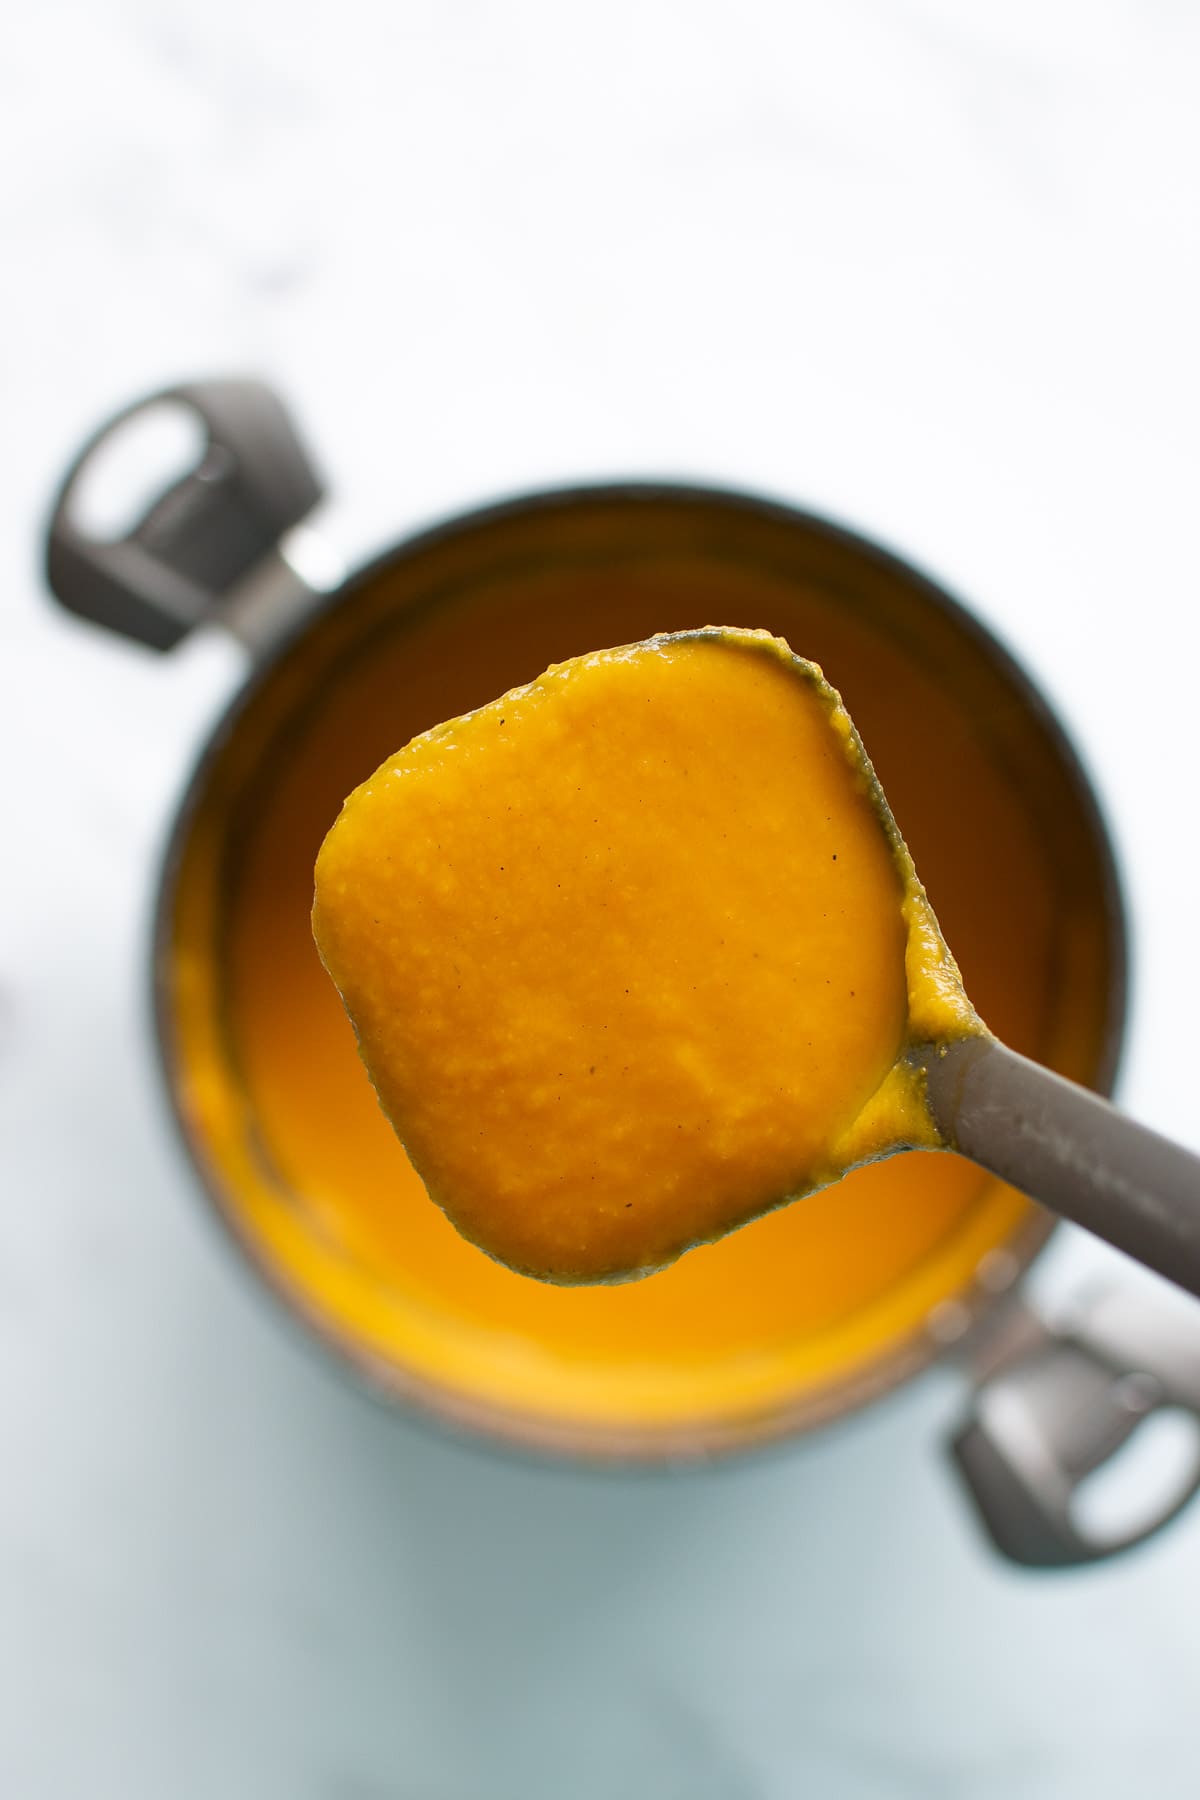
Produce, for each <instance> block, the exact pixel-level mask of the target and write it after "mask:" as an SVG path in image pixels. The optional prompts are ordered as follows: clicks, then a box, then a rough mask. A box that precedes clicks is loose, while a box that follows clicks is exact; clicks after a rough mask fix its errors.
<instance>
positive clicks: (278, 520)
mask: <svg viewBox="0 0 1200 1800" xmlns="http://www.w3.org/2000/svg"><path fill="white" fill-rule="evenodd" d="M164 402H165V403H168V404H170V405H172V406H175V407H179V406H183V407H186V408H188V409H189V410H191V411H192V412H193V413H194V414H195V415H196V416H197V417H198V418H199V420H200V422H201V424H202V425H203V427H204V431H205V439H206V441H205V447H204V451H203V454H202V456H201V459H200V461H199V463H198V464H197V465H196V466H195V467H194V468H192V469H189V470H188V471H187V473H186V474H184V475H183V476H182V477H181V478H180V479H179V480H177V481H176V482H174V483H173V484H172V485H171V486H169V487H168V488H167V489H166V491H165V492H163V493H161V494H160V495H159V497H158V499H157V500H155V501H154V503H153V504H152V505H151V507H150V509H149V511H148V512H147V513H146V515H145V517H144V518H142V519H141V521H140V522H139V523H138V524H137V525H136V526H135V527H134V528H133V529H132V530H131V531H130V532H128V533H127V535H126V536H124V537H122V538H113V539H108V540H105V539H102V538H99V537H96V536H93V535H90V534H89V533H87V532H86V531H85V530H84V529H83V528H82V527H81V525H80V524H79V521H78V517H77V506H76V501H77V498H78V491H79V486H80V483H81V481H82V479H83V476H84V473H85V471H86V470H87V469H88V467H89V465H90V464H91V463H92V461H93V459H94V458H95V457H96V456H97V455H98V454H99V453H100V452H101V451H102V449H103V447H104V445H105V444H106V443H107V442H108V440H109V439H110V438H111V437H112V436H113V434H114V433H116V432H117V431H118V430H119V429H120V428H121V427H123V426H124V425H126V424H127V423H128V422H129V420H131V419H133V418H134V417H136V416H137V415H138V414H141V413H144V412H147V411H149V410H150V409H152V408H155V407H159V406H162V405H163V404H164ZM323 493H324V489H323V487H322V485H321V482H320V480H319V479H318V477H317V475H316V474H315V472H314V470H313V467H312V464H311V462H310V460H309V457H308V454H307V452H306V451H305V449H304V447H303V445H302V443H301V441H300V438H299V437H298V435H297V433H296V429H295V427H294V425H293V424H292V421H291V419H290V417H289V415H288V413H287V412H286V411H285V409H284V406H283V404H282V402H281V401H280V400H279V399H278V397H277V396H276V395H275V394H274V393H272V391H271V389H270V388H268V387H265V386H264V385H263V383H262V382H259V381H247V380H222V381H191V382H183V383H181V384H180V385H179V386H178V387H171V388H164V389H163V390H162V391H161V392H159V393H156V394H150V395H148V396H147V397H146V398H145V399H142V400H138V401H136V402H135V403H134V405H132V406H129V407H126V408H124V410H123V411H121V412H119V413H118V414H117V415H116V416H115V417H114V418H111V419H109V420H108V421H107V423H106V424H104V425H102V426H101V428H100V429H99V431H97V432H95V433H94V435H93V436H92V437H91V438H90V439H89V440H88V442H87V443H86V444H85V445H84V447H83V449H82V450H81V451H80V453H79V455H78V456H77V457H76V459H75V461H74V463H73V464H72V466H71V468H70V470H69V472H68V474H67V476H66V479H65V481H64V482H63V484H62V487H61V488H60V490H59V492H58V496H57V498H56V499H55V502H54V507H53V511H52V513H51V516H50V525H49V533H48V542H47V553H46V574H47V579H48V580H49V584H50V587H51V590H52V591H53V593H54V594H55V596H56V597H57V598H58V600H59V601H61V603H62V605H63V606H65V607H67V608H68V610H69V611H71V612H73V613H77V614H79V615H80V617H82V618H85V619H90V620H92V621H94V622H95V623H96V624H99V625H105V626H107V627H108V628H109V630H111V631H116V632H120V633H122V634H123V635H124V636H126V637H131V638H134V639H136V640H137V641H138V642H139V643H143V644H149V645H150V646H151V647H152V648H153V649H155V650H169V649H171V647H172V646H173V645H174V644H176V643H178V642H179V640H180V638H182V637H184V636H185V635H186V634H187V633H188V632H189V631H190V630H191V629H192V627H193V626H195V625H199V624H201V623H203V622H205V621H207V620H209V619H211V618H213V617H214V616H215V615H217V614H218V613H219V612H220V611H221V609H222V604H223V602H224V601H225V600H226V598H227V596H228V595H229V593H230V592H231V590H233V589H235V588H237V587H238V586H239V585H240V584H242V583H243V582H244V581H245V579H246V577H247V576H248V575H249V574H250V573H251V571H252V570H255V569H257V568H258V567H259V566H260V565H261V564H263V562H264V560H265V559H269V558H270V555H271V553H272V552H273V551H275V550H276V549H277V548H278V545H279V540H280V539H281V538H282V536H283V535H284V533H285V532H287V531H289V530H290V529H291V528H292V527H293V526H295V525H297V524H299V522H300V520H301V519H303V518H304V517H305V516H306V515H307V514H308V513H309V512H311V510H312V508H313V507H314V506H315V505H316V504H317V502H318V500H320V499H321V498H322V496H323ZM295 585H296V586H301V585H303V584H301V583H299V582H297V583H296V584H295ZM234 628H235V629H237V626H236V624H235V626H234ZM245 635H247V636H249V634H248V633H247V634H245ZM263 635H265V634H263Z"/></svg>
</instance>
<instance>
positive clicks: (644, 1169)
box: [312, 626, 985, 1283]
mask: <svg viewBox="0 0 1200 1800" xmlns="http://www.w3.org/2000/svg"><path fill="white" fill-rule="evenodd" d="M314 875H315V896H314V903H313V912H312V923H313V936H314V938H315V939H316V943H317V948H318V950H319V951H320V954H321V960H322V961H323V962H324V964H325V966H326V968H327V969H328V971H329V974H330V976H331V978H332V979H333V982H334V984H335V986H336V987H337V989H338V991H339V992H340V994H341V996H342V1000H343V1002H344V1004H345V1007H346V1010H347V1012H348V1014H349V1016H350V1019H351V1021H352V1023H353V1025H354V1028H355V1033H356V1036H357V1038H358V1043H359V1049H360V1052H361V1054H362V1058H363V1061H364V1063H365V1065H366V1068H367V1071H368V1073H369V1074H370V1076H371V1080H372V1082H373V1084H374V1087H375V1090H376V1092H377V1094H378V1095H379V1100H380V1104H381V1106H382V1107H383V1110H384V1112H385V1113H386V1114H387V1116H388V1118H389V1119H390V1120H391V1122H392V1124H393V1126H394V1127H395V1130H396V1133H397V1136H398V1137H399V1138H400V1141H401V1143H402V1144H403V1145H404V1148H405V1151H406V1154H407V1155H408V1156H409V1157H410V1158H411V1159H412V1162H413V1166H414V1168H416V1170H417V1172H418V1173H419V1174H420V1176H421V1178H422V1180H423V1181H424V1183H425V1186H426V1188H427V1189H428V1191H429V1193H430V1196H431V1198H433V1199H435V1200H436V1201H437V1203H438V1205H439V1206H441V1207H442V1209H443V1211H444V1212H445V1213H446V1216H447V1217H448V1218H449V1219H450V1220H451V1221H452V1222H453V1224H454V1225H456V1226H457V1228H458V1230H459V1231H461V1232H462V1234H463V1235H464V1237H467V1238H469V1239H470V1240H471V1242H472V1243H475V1244H478V1245H479V1247H480V1248H481V1249H483V1250H486V1251H488V1253H489V1254H490V1255H493V1256H495V1257H496V1259H497V1260H498V1261H499V1262H502V1263H504V1264H505V1265H506V1266H507V1267H509V1268H512V1269H515V1270H517V1271H518V1272H519V1273H522V1274H528V1275H536V1276H540V1277H542V1278H543V1279H545V1280H549V1281H558V1282H566V1283H575V1282H587V1281H613V1280H625V1279H629V1278H631V1277H633V1276H636V1275H645V1274H648V1273H652V1272H655V1271H657V1270H660V1269H662V1268H663V1267H665V1266H666V1265H667V1264H668V1263H670V1262H672V1261H674V1259H675V1258H676V1257H677V1256H679V1255H680V1254H681V1253H682V1252H684V1251H686V1250H688V1249H691V1248H694V1247H695V1246H697V1245H699V1244H708V1243H712V1242H713V1241H714V1240H715V1239H717V1238H718V1237H721V1236H723V1235H724V1234H725V1233H726V1232H727V1231H730V1230H733V1229H736V1228H737V1227H739V1226H743V1225H745V1224H747V1223H748V1222H749V1221H750V1220H752V1219H754V1218H756V1217H758V1216H761V1215H762V1214H763V1213H765V1212H768V1211H769V1210H771V1209H772V1207H774V1206H776V1205H779V1204H781V1203H783V1202H786V1201H794V1200H796V1199H799V1198H800V1197H802V1196H804V1197H807V1196H809V1195H811V1194H812V1193H814V1192H815V1191H816V1190H817V1189H819V1188H822V1187H826V1186H829V1185H830V1184H831V1183H832V1182H834V1181H836V1180H838V1179H839V1178H840V1177H841V1176H843V1175H844V1174H845V1173H846V1172H847V1171H848V1170H849V1169H851V1168H854V1167H856V1166H858V1165H861V1164H863V1163H866V1162H868V1161H873V1160H878V1159H879V1158H880V1157H881V1156H883V1155H886V1154H888V1153H891V1152H893V1151H895V1150H897V1149H900V1148H904V1149H916V1148H924V1149H936V1148H940V1147H941V1146H942V1139H941V1137H940V1136H939V1134H938V1131H937V1128H936V1126H935V1125H934V1122H933V1120H932V1118H931V1117H930V1116H929V1113H928V1109H927V1107H926V1104H925V1088H924V1075H923V1072H922V1071H921V1070H920V1069H919V1068H918V1067H917V1066H916V1062H915V1060H914V1059H915V1057H916V1054H917V1047H918V1046H920V1047H922V1048H924V1047H926V1046H929V1045H932V1044H934V1043H937V1044H946V1043H949V1042H952V1041H954V1040H955V1039H958V1038H962V1037H964V1036H972V1035H974V1036H980V1035H984V1034H985V1028H984V1027H983V1026H982V1025H981V1023H980V1021H979V1020H978V1019H977V1017H976V1015H975V1014H974V1012H973V1010H972V1008H971V1006H970V1004H969V1002H968V1001H967V999H966V996H965V995H964V994H963V992H962V989H961V986H960V982H959V976H958V970H957V969H956V968H955V966H954V961H953V958H952V957H951V955H950V952H949V950H948V948H947V946H946V944H945V943H944V942H943V940H942V938H941V934H940V931H939V929H938V924H937V920H936V918H935V917H934V915H933V912H932V909H931V908H930V905H929V902H928V899H927V897H926V895H925V892H924V890H923V888H922V886H921V883H920V880H919V878H918V876H917V872H916V870H915V868H914V867H913V864H912V859H911V857H910V855H909V852H908V849H907V846H906V845H905V844H904V842H903V839H902V838H901V837H900V835H899V833H898V831H897V828H896V824H895V821H894V819H893V817H892V814H891V812H890V810H889V808H888V805H887V801H886V798H885V796H884V795H883V793H882V791H881V790H880V788H879V784H878V782H877V780H876V778H875V776H874V773H873V771H872V769H871V766H870V763H869V761H868V759H867V757H866V753H865V751H864V747H863V745H862V742H861V740H860V739H859V737H858V734H857V732H856V730H855V728H854V724H853V721H852V720H851V718H850V716H849V714H848V713H847V712H846V709H845V707H844V706H843V705H842V702H841V699H840V697H839V695H838V694H837V693H836V691H835V690H834V689H833V688H831V687H830V685H829V683H828V682H827V681H826V680H825V678H824V676H823V674H822V672H821V670H820V669H819V668H817V666H816V665H815V664H814V663H811V662H806V661H805V660H804V659H802V658H800V657H797V656H796V655H795V653H794V652H793V651H792V650H791V648H790V646H789V645H788V644H786V643H785V642H784V640H783V639H782V638H775V637H772V636H770V634H769V633H767V632H762V631H746V630H744V629H740V628H737V627H715V626H711V627H705V628H703V629H701V630H697V631H693V632H678V633H675V634H673V635H669V636H659V637H654V638H650V639H647V640H645V641H644V642H642V643H639V644H625V645H619V646H617V647H616V648H613V649H607V650H599V651H593V652H592V653H591V654H590V655H588V656H581V657H577V658H576V659H575V660H574V661H572V662H568V663H559V664H556V665H555V666H554V667H553V668H551V669H548V670H547V671H546V672H545V674H544V675H542V676H540V677H539V678H538V679H537V680H536V681H534V682H530V683H529V684H528V685H526V686H524V687H521V688H516V689H512V690H510V691H509V692H508V693H507V694H504V695H501V696H500V698H498V699H496V700H493V701H492V702H491V703H490V704H489V705H487V706H483V707H481V708H479V710H478V711H476V712H473V713H470V714H468V715H467V716H466V717H464V718H457V719H450V720H447V721H446V722H445V723H444V724H442V725H438V726H435V727H434V729H433V730H432V731H428V732H423V733H422V734H421V735H420V736H419V737H416V738H414V739H413V740H412V741H411V742H410V743H408V744H406V745H404V746H403V748H401V749H400V750H398V751H397V752H396V754H395V755H394V756H392V757H389V759H388V760H387V762H385V763H384V764H383V765H382V766H381V767H380V768H378V769H377V770H375V772H374V773H373V774H372V775H371V776H370V778H369V779H368V780H367V781H365V782H364V783H363V784H362V785H361V786H360V787H358V788H356V789H355V791H354V792H353V793H352V794H350V795H349V796H348V797H347V799H346V802H345V804H344V806H343V807H342V809H341V812H340V813H339V814H338V817H337V819H336V821H335V822H334V823H333V825H332V826H331V828H330V831H329V834H328V836H327V837H326V839H325V842H324V843H323V844H322V846H321V850H320V853H319V855H318V857H317V863H316V869H315V871H314Z"/></svg>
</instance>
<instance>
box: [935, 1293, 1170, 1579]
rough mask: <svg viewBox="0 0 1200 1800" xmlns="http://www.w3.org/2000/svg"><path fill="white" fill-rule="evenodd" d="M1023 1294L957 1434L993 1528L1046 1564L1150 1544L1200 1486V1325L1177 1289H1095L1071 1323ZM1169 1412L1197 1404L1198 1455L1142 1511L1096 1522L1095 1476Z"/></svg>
mask: <svg viewBox="0 0 1200 1800" xmlns="http://www.w3.org/2000/svg"><path fill="white" fill-rule="evenodd" d="M1014 1305H1015V1306H1017V1307H1020V1308H1021V1313H1020V1323H1019V1326H1018V1329H1017V1331H1016V1332H1015V1333H1014V1334H1013V1336H1014V1337H1015V1340H1016V1345H1015V1349H1010V1351H1009V1352H1008V1353H1005V1354H1002V1355H1001V1357H1000V1358H999V1360H998V1361H996V1360H993V1362H992V1366H991V1367H990V1368H989V1369H986V1370H985V1371H983V1372H982V1373H981V1374H980V1375H979V1376H978V1378H977V1384H976V1386H975V1389H974V1392H973V1394H972V1400H971V1407H970V1412H969V1415H968V1417H967V1418H966V1420H965V1422H964V1423H963V1424H962V1425H961V1426H960V1427H959V1429H958V1430H957V1431H956V1432H955V1434H954V1436H953V1437H952V1439H951V1441H950V1445H949V1449H950V1453H951V1455H952V1457H953V1459H954V1461H955V1462H956V1464H957V1466H958V1469H959V1473H960V1474H961V1476H962V1479H963V1481H964V1482H965V1484H966V1487H967V1491H968V1493H969V1494H970V1496H971V1499H972V1501H973V1502H974V1505H975V1507H976V1509H977V1511H978V1514H979V1517H980V1519H981V1521H982V1523H983V1525H984V1528H985V1530H986V1531H987V1532H988V1535H989V1536H990V1537H991V1539H992V1541H993V1543H994V1544H995V1545H996V1547H997V1548H998V1549H999V1550H1001V1551H1002V1552H1003V1553H1004V1554H1005V1555H1006V1556H1007V1557H1009V1558H1010V1559H1011V1560H1012V1561H1013V1562H1015V1563H1020V1564H1023V1565H1024V1566H1025V1567H1027V1568H1039V1569H1049V1568H1071V1567H1075V1566H1078V1565H1080V1564H1084V1563H1094V1562H1100V1561H1102V1560H1103V1559H1104V1558H1106V1557H1109V1556H1114V1555H1116V1554H1117V1553H1118V1552H1120V1551H1122V1550H1128V1549H1131V1548H1132V1547H1133V1546H1134V1545H1136V1544H1141V1543H1144V1542H1145V1541H1146V1540H1147V1539H1148V1538H1150V1537H1152V1536H1153V1535H1154V1534H1155V1532H1157V1531H1159V1530H1161V1528H1162V1527H1163V1526H1164V1525H1166V1524H1167V1523H1168V1522H1169V1521H1170V1520H1171V1519H1173V1518H1175V1516H1176V1515H1177V1514H1178V1513H1179V1512H1180V1511H1182V1509H1183V1507H1184V1506H1185V1505H1186V1504H1187V1502H1188V1501H1189V1500H1190V1499H1191V1498H1192V1496H1193V1495H1194V1494H1195V1493H1196V1492H1197V1490H1198V1489H1200V1325H1198V1323H1197V1320H1196V1318H1195V1316H1194V1315H1192V1314H1190V1313H1189V1311H1188V1310H1187V1309H1186V1308H1183V1307H1177V1306H1176V1305H1174V1304H1172V1302H1171V1300H1170V1298H1169V1297H1167V1298H1164V1299H1158V1298H1157V1297H1150V1296H1147V1295H1146V1294H1143V1293H1136V1292H1133V1291H1130V1290H1116V1291H1112V1292H1105V1293H1101V1294H1099V1295H1097V1296H1095V1297H1093V1298H1092V1299H1091V1301H1090V1302H1088V1303H1087V1304H1086V1305H1085V1306H1083V1307H1081V1308H1080V1309H1079V1310H1078V1311H1077V1312H1076V1313H1075V1315H1074V1316H1073V1317H1072V1319H1071V1320H1070V1322H1069V1324H1067V1325H1066V1326H1065V1327H1064V1328H1063V1329H1062V1330H1060V1331H1054V1330H1052V1329H1051V1328H1050V1327H1049V1326H1048V1325H1046V1324H1045V1323H1044V1322H1043V1321H1042V1320H1041V1319H1040V1318H1038V1317H1037V1316H1036V1315H1035V1314H1033V1313H1031V1312H1029V1311H1028V1310H1027V1309H1025V1308H1024V1307H1023V1306H1022V1303H1021V1302H1019V1301H1017V1302H1014ZM1167 1411H1171V1412H1173V1413H1175V1414H1176V1415H1179V1414H1183V1415H1187V1420H1186V1422H1187V1424H1188V1426H1189V1428H1190V1430H1189V1439H1190V1456H1189V1460H1188V1461H1187V1462H1186V1464H1185V1465H1184V1466H1183V1467H1182V1468H1177V1469H1176V1470H1175V1471H1174V1473H1173V1475H1172V1476H1171V1477H1169V1478H1168V1479H1167V1480H1166V1482H1165V1483H1163V1482H1158V1483H1157V1484H1156V1485H1157V1486H1158V1487H1159V1488H1161V1489H1163V1491H1161V1492H1158V1493H1156V1494H1155V1495H1154V1496H1153V1500H1152V1504H1151V1505H1150V1506H1149V1507H1147V1506H1146V1505H1145V1502H1144V1500H1143V1502H1142V1505H1141V1506H1140V1508H1139V1509H1138V1516H1137V1517H1136V1518H1135V1519H1133V1520H1130V1519H1129V1517H1128V1516H1126V1517H1125V1518H1124V1519H1123V1520H1121V1521H1119V1522H1118V1523H1116V1524H1115V1525H1113V1524H1104V1525H1097V1524H1096V1523H1094V1522H1093V1521H1092V1520H1091V1519H1089V1517H1088V1512H1089V1509H1088V1508H1087V1507H1086V1506H1084V1505H1081V1503H1080V1502H1081V1496H1082V1494H1083V1491H1084V1488H1085V1484H1086V1483H1087V1480H1088V1477H1089V1476H1091V1475H1093V1474H1095V1473H1097V1472H1098V1471H1100V1470H1101V1469H1102V1468H1103V1467H1104V1466H1105V1465H1106V1464H1108V1463H1109V1462H1110V1460H1111V1459H1112V1458H1114V1457H1115V1456H1116V1455H1117V1453H1118V1452H1120V1451H1121V1450H1122V1448H1123V1447H1124V1446H1125V1445H1126V1444H1127V1443H1128V1442H1129V1440H1130V1439H1131V1438H1132V1437H1133V1435H1134V1433H1135V1432H1137V1431H1139V1430H1140V1429H1141V1428H1142V1426H1143V1425H1144V1424H1145V1423H1146V1421H1147V1420H1149V1419H1151V1418H1152V1417H1153V1416H1155V1415H1156V1414H1162V1413H1164V1412H1167ZM1114 1473H1115V1465H1114ZM1106 1510H1107V1509H1106ZM1126 1511H1127V1509H1126Z"/></svg>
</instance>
